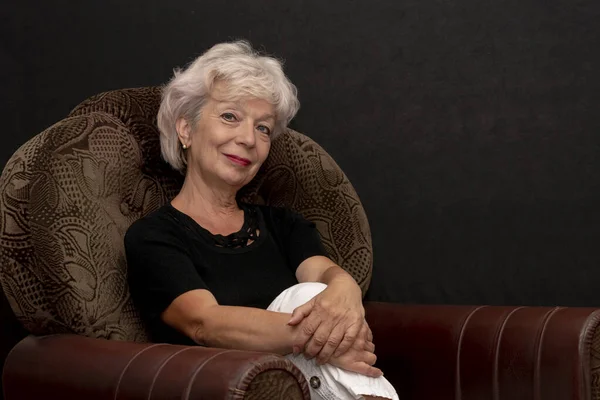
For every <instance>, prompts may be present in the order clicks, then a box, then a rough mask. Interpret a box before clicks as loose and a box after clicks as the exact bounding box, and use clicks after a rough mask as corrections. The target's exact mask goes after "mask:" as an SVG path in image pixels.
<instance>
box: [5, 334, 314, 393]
mask: <svg viewBox="0 0 600 400" xmlns="http://www.w3.org/2000/svg"><path fill="white" fill-rule="evenodd" d="M3 380H4V391H5V400H28V399H32V400H33V399H42V398H43V399H57V400H58V399H60V400H69V399H73V400H75V399H77V400H80V399H86V400H104V399H111V400H113V399H115V400H116V399H123V400H124V399H127V400H132V399H150V398H152V399H171V398H178V399H188V398H189V399H242V398H244V399H248V398H252V399H271V398H276V399H279V398H282V397H281V393H282V392H283V391H285V394H286V397H285V398H294V399H309V397H310V395H309V390H308V386H307V384H306V380H305V379H304V377H303V375H302V373H301V372H300V370H298V369H297V368H296V367H295V366H294V365H293V364H292V363H291V362H290V361H288V360H287V359H285V358H284V357H280V356H278V355H274V354H267V353H258V352H249V351H238V350H223V349H214V348H205V347H200V346H191V347H188V346H176V345H169V344H151V343H133V342H118V341H109V340H104V339H93V338H87V337H83V336H75V335H52V336H43V337H34V336H28V337H27V338H25V339H23V340H22V341H21V342H20V343H19V344H17V346H15V347H14V348H13V349H12V351H11V352H10V354H9V356H8V358H7V359H6V364H5V367H4V371H3Z"/></svg>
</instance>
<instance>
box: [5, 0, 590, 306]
mask: <svg viewBox="0 0 600 400" xmlns="http://www.w3.org/2000/svg"><path fill="white" fill-rule="evenodd" d="M0 13H1V14H0V43H1V47H0V72H1V75H0V76H1V78H0V79H1V81H0V85H1V88H2V91H1V93H2V94H1V95H0V101H1V103H0V110H1V111H0V112H1V113H2V115H1V117H2V119H1V120H2V121H3V127H2V136H1V139H0V145H1V148H0V164H1V165H4V164H5V162H6V161H7V160H8V157H9V156H10V155H11V154H12V152H13V151H14V150H15V149H16V148H17V146H18V145H20V144H21V143H23V142H24V141H26V140H27V139H28V138H30V137H32V136H33V135H34V134H36V133H38V132H40V131H41V130H43V129H45V128H46V127H48V126H49V125H51V124H52V123H54V122H57V121H58V120H60V119H61V118H62V117H64V116H65V115H66V114H67V113H68V112H69V110H70V109H71V108H72V107H74V106H75V105H76V104H77V103H79V102H80V101H81V100H83V99H85V98H86V97H88V96H90V95H93V94H96V93H98V92H101V91H106V90H111V89H118V88H124V87H136V86H148V85H158V84H162V83H164V82H165V81H167V80H168V79H169V78H170V76H171V70H172V68H173V67H175V66H182V65H184V64H185V63H187V62H189V61H191V60H192V59H193V58H194V57H196V56H197V55H199V54H200V53H201V52H202V51H204V50H205V49H207V48H208V47H210V46H211V45H212V44H214V43H216V42H220V41H225V40H229V39H232V38H247V39H249V40H251V41H252V42H253V43H254V44H255V45H256V46H258V47H263V48H264V49H266V50H267V51H268V52H270V53H273V54H275V55H277V56H279V57H281V58H284V59H285V60H286V69H287V73H288V75H289V76H290V77H291V79H292V80H293V81H294V82H295V83H296V84H297V86H298V88H299V92H300V99H301V101H302V110H301V112H300V114H299V115H298V117H297V119H296V120H295V121H294V122H293V127H294V128H296V129H297V130H300V131H302V132H304V133H306V134H308V135H309V136H311V137H313V138H314V139H315V140H316V141H317V142H319V143H320V144H322V145H323V146H324V147H325V149H327V150H328V151H329V152H330V154H332V155H333V157H334V158H335V159H336V160H337V161H338V163H339V164H340V166H341V167H342V168H343V169H344V171H345V172H346V173H347V175H348V176H349V178H350V180H351V181H352V182H353V184H354V185H355V187H356V189H357V191H358V193H359V195H360V196H361V199H362V201H363V203H364V205H365V208H366V210H367V214H368V216H369V219H370V222H371V228H372V232H373V239H374V248H375V272H374V279H373V283H372V286H371V288H372V289H371V291H370V293H369V297H370V298H371V299H375V300H388V301H398V302H418V303H474V304H475V303H476V304H480V303H489V304H546V305H554V304H561V305H596V306H600V290H598V289H597V287H598V282H600V249H599V247H600V246H598V238H599V234H600V212H599V211H598V204H599V202H598V200H599V199H600V179H599V173H600V137H599V134H600V129H599V128H600V122H599V119H598V114H599V107H598V106H599V104H600V78H599V74H598V70H599V68H600V55H599V51H598V50H599V49H600V23H599V22H598V21H600V2H598V1H597V0H544V1H541V0H494V1H492V0H444V1H442V0H379V1H373V0H370V1H367V0H363V1H356V0H328V1H322V0H304V1H301V0H298V1H269V0H254V1H227V2H223V1H214V0H210V1H197V0H196V1H191V0H179V1H159V0H144V1H142V0H130V1H116V0H104V1H81V2H73V1H66V0H51V1H50V0H47V1H31V0H21V1H16V0H8V1H7V0H5V1H3V2H2V5H0Z"/></svg>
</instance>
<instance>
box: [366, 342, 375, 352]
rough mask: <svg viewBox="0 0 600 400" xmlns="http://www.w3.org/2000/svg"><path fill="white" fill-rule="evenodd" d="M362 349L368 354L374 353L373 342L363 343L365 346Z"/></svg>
mask: <svg viewBox="0 0 600 400" xmlns="http://www.w3.org/2000/svg"><path fill="white" fill-rule="evenodd" d="M363 348H364V349H365V350H366V351H368V352H370V353H375V343H373V342H365V346H364V347H363Z"/></svg>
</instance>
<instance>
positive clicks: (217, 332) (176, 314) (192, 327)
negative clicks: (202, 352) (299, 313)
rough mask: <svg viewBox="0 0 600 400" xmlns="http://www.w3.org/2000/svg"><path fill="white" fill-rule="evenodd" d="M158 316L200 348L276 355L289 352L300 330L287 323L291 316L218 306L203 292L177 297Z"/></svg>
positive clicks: (252, 309) (207, 292) (198, 291)
mask: <svg viewBox="0 0 600 400" xmlns="http://www.w3.org/2000/svg"><path fill="white" fill-rule="evenodd" d="M161 317H162V319H163V321H164V322H165V323H166V324H168V325H170V326H172V327H173V328H175V329H177V330H179V331H181V332H182V333H184V334H185V335H186V336H188V337H190V338H191V339H192V340H194V342H196V343H198V344H201V345H206V346H210V347H220V348H229V349H238V350H252V351H266V352H272V353H278V354H288V353H291V352H292V343H293V342H294V340H295V338H296V334H297V332H298V331H299V330H300V329H301V328H300V327H295V326H290V325H288V324H287V323H288V321H289V320H290V318H291V314H286V313H279V312H273V311H266V310H262V309H258V308H250V307H234V306H221V305H219V304H218V303H217V300H216V299H215V297H214V296H213V295H212V293H210V292H209V291H208V290H204V289H198V290H192V291H189V292H186V293H184V294H182V295H181V296H179V297H177V298H176V299H175V300H174V301H173V302H172V303H171V304H170V305H169V307H168V308H167V309H166V310H165V312H163V314H162V316H161Z"/></svg>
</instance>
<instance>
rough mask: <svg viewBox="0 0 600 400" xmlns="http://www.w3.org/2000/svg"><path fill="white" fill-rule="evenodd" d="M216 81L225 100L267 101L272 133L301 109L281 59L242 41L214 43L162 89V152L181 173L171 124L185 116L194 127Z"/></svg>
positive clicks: (183, 162) (182, 161)
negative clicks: (273, 120)
mask: <svg viewBox="0 0 600 400" xmlns="http://www.w3.org/2000/svg"><path fill="white" fill-rule="evenodd" d="M218 82H223V83H225V85H223V86H224V87H223V88H221V87H220V89H224V91H221V90H220V94H221V95H222V96H224V97H225V99H227V100H228V101H236V100H239V99H240V98H246V97H248V98H258V99H263V100H266V101H268V102H269V103H271V104H272V105H273V106H274V107H275V112H276V126H275V129H274V131H273V137H276V135H278V134H280V133H281V132H283V131H284V130H285V128H286V127H287V125H288V124H289V122H290V121H291V120H292V118H294V116H295V115H296V113H297V112H298V109H299V108H300V102H299V101H298V97H297V90H296V86H294V84H292V83H291V82H290V80H289V79H288V78H287V76H285V73H284V72H283V68H282V64H281V62H280V61H278V60H277V59H275V58H273V57H269V56H265V55H261V54H260V53H258V52H257V51H256V50H254V49H253V48H252V46H251V45H250V43H248V42H247V41H243V40H242V41H236V42H231V43H220V44H217V45H215V46H213V47H212V48H210V49H209V50H207V51H206V52H205V53H204V54H202V55H201V56H200V57H198V58H196V60H194V61H193V62H192V63H191V64H190V65H189V66H188V67H187V68H186V69H184V70H179V69H176V70H175V71H174V77H173V78H172V79H171V81H170V82H169V83H168V84H167V85H166V86H165V88H164V89H163V93H162V101H161V104H160V109H159V110H158V115H157V124H158V129H159V131H160V147H161V152H162V156H163V158H164V159H165V161H167V162H168V163H169V164H170V165H171V166H172V167H173V168H174V169H176V170H178V171H180V172H182V173H183V172H184V171H185V165H186V158H185V153H184V151H183V149H182V148H181V145H180V143H179V137H178V135H177V130H176V127H175V124H176V122H177V120H179V119H180V118H184V119H186V120H187V121H188V122H190V123H191V124H192V125H193V126H195V125H196V124H197V122H198V120H199V119H200V114H201V112H202V107H203V106H204V104H205V102H206V100H207V99H208V98H209V96H210V95H211V91H212V90H213V88H214V86H215V84H216V83H218Z"/></svg>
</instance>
